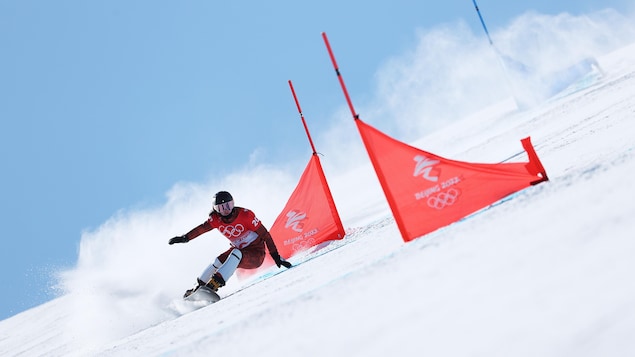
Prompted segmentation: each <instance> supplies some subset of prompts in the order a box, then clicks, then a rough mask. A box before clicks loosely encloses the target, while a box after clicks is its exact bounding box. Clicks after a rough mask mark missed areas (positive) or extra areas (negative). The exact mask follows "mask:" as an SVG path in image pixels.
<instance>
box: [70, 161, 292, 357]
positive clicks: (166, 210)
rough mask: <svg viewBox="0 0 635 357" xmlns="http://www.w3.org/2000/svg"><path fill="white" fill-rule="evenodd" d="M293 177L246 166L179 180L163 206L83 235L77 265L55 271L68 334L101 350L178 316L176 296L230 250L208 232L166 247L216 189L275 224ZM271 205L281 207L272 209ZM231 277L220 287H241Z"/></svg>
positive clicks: (204, 209)
mask: <svg viewBox="0 0 635 357" xmlns="http://www.w3.org/2000/svg"><path fill="white" fill-rule="evenodd" d="M295 180H296V178H295V175H290V174H286V173H285V172H282V171H280V170H275V169H272V168H266V167H255V168H254V167H252V168H246V169H243V170H241V171H239V172H235V173H232V174H229V175H227V176H226V177H224V178H222V179H220V180H216V181H210V182H208V183H206V184H192V183H179V184H177V185H175V186H174V187H173V188H172V189H171V191H170V192H169V193H168V194H167V202H166V203H165V204H164V205H163V206H161V207H155V208H149V209H144V210H139V211H121V212H119V213H117V214H116V215H115V216H114V217H112V218H111V219H109V220H108V221H107V222H105V223H104V224H102V225H101V226H100V227H99V228H97V229H96V230H95V231H92V232H85V233H84V234H83V235H82V239H81V243H80V247H79V257H78V261H77V266H76V267H75V268H73V269H71V270H68V271H65V272H62V273H61V274H60V287H61V289H62V290H63V291H64V293H65V294H66V295H67V298H69V299H72V301H73V302H72V304H71V305H72V306H73V309H72V311H70V315H71V316H70V319H69V324H68V326H67V332H68V333H69V335H71V336H76V339H75V341H76V342H77V343H78V344H80V343H81V344H82V345H83V346H82V347H84V348H90V347H96V346H100V345H102V344H104V343H107V342H109V341H113V340H115V339H117V338H121V337H123V336H127V335H129V334H131V333H134V332H136V331H138V330H140V329H143V328H147V327H148V326H151V325H154V324H157V323H159V322H161V321H164V320H166V319H167V318H169V317H171V316H174V314H175V313H176V312H175V311H174V310H173V309H171V308H170V307H171V306H172V304H173V301H174V300H175V299H178V297H180V296H181V295H182V294H183V292H184V291H185V290H186V289H187V288H190V287H192V286H193V285H194V284H195V283H196V277H197V276H198V274H200V272H201V271H202V270H203V269H204V268H205V267H206V266H207V264H209V263H211V262H212V261H213V260H214V259H215V257H216V255H218V254H219V253H221V252H222V251H224V250H226V249H227V248H228V247H229V246H228V243H227V241H226V239H225V238H223V237H222V236H221V235H220V233H218V232H216V231H214V232H210V233H207V234H206V235H204V236H202V237H200V238H198V239H197V240H195V241H192V242H190V243H188V244H178V245H173V246H170V245H168V240H169V238H171V237H173V236H175V235H180V234H184V233H186V232H187V231H188V230H189V229H191V228H193V227H195V226H196V225H198V224H200V223H201V222H203V221H204V220H205V219H206V218H207V214H208V213H209V210H210V209H211V200H212V196H213V194H214V193H215V192H217V191H219V190H228V191H230V192H234V199H235V201H236V204H237V205H239V206H244V207H249V208H251V209H252V210H254V212H256V214H257V215H258V216H259V217H260V218H261V219H262V220H263V222H265V224H266V225H267V226H270V225H271V223H273V220H274V219H275V217H276V216H277V213H278V212H279V211H280V210H281V209H282V208H283V205H284V200H283V199H271V197H286V196H288V195H290V193H291V190H292V189H293V185H294V184H295ZM277 205H280V207H278V206H277ZM239 285H240V282H238V281H237V279H233V280H230V281H229V282H228V286H227V287H226V289H231V288H232V286H234V287H235V286H239Z"/></svg>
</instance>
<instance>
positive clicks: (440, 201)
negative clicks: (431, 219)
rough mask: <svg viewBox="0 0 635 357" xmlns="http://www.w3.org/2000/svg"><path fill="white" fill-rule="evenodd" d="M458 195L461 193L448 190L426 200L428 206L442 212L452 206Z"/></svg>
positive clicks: (456, 190) (455, 190)
mask: <svg viewBox="0 0 635 357" xmlns="http://www.w3.org/2000/svg"><path fill="white" fill-rule="evenodd" d="M460 194H461V193H460V192H459V190H458V189H456V188H450V189H449V190H446V191H444V192H439V193H438V194H436V195H434V196H431V197H430V198H428V206H430V207H432V208H434V209H438V210H442V209H444V208H445V207H447V206H452V205H453V204H454V203H455V202H456V200H457V199H458V198H459V195H460Z"/></svg>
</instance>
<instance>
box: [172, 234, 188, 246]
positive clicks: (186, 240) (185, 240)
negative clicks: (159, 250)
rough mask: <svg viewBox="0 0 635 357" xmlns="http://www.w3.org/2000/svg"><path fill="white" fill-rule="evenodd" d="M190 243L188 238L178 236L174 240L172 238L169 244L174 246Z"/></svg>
mask: <svg viewBox="0 0 635 357" xmlns="http://www.w3.org/2000/svg"><path fill="white" fill-rule="evenodd" d="M187 242H189V240H188V239H187V237H186V236H176V237H174V238H170V241H169V242H168V244H170V245H172V244H174V243H187Z"/></svg>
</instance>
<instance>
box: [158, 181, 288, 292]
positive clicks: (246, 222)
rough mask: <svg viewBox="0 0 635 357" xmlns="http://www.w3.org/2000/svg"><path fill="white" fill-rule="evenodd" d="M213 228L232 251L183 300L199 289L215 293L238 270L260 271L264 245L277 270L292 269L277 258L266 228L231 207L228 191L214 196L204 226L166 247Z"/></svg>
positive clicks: (206, 272) (250, 213) (244, 213)
mask: <svg viewBox="0 0 635 357" xmlns="http://www.w3.org/2000/svg"><path fill="white" fill-rule="evenodd" d="M214 228H216V229H218V230H219V231H220V232H221V233H222V234H223V235H224V236H225V237H227V239H229V243H230V245H231V247H230V248H229V249H228V250H227V251H225V252H224V253H222V254H221V255H219V256H218V257H217V258H216V260H215V261H214V263H212V264H210V265H209V266H208V267H207V268H206V269H205V270H204V271H203V273H201V275H200V276H199V277H198V278H197V283H198V285H197V286H195V287H194V288H193V289H189V290H187V291H186V292H185V295H184V297H187V296H189V295H190V294H192V293H193V292H194V291H196V289H198V288H199V287H201V286H207V287H208V288H210V289H212V290H213V291H218V289H219V288H221V287H223V286H224V285H225V282H226V281H227V280H228V279H229V278H230V277H231V276H232V274H234V271H236V269H237V268H242V269H256V268H258V267H260V265H262V262H263V261H264V259H265V245H267V250H268V251H269V254H270V255H271V257H272V258H273V261H274V262H275V263H276V265H277V266H278V268H280V267H281V266H284V267H285V268H287V269H288V268H291V263H289V262H287V261H285V260H284V259H282V258H281V257H280V254H278V249H277V248H276V245H275V243H274V242H273V239H272V238H271V234H270V233H269V231H268V230H267V228H265V226H264V225H263V224H262V223H261V222H260V220H259V219H258V218H256V215H255V214H254V213H253V212H252V211H250V210H248V209H246V208H242V207H234V198H233V197H232V195H231V194H230V193H229V192H227V191H220V192H218V193H216V194H215V195H214V202H213V209H212V211H211V212H210V213H209V218H208V219H207V220H206V221H205V222H203V223H201V224H199V225H198V226H197V227H195V228H193V229H192V230H190V231H189V232H188V233H186V234H184V235H181V236H176V237H174V238H171V239H170V241H169V244H170V245H172V244H174V243H187V242H189V241H191V240H192V239H194V238H196V237H198V236H200V235H201V234H203V233H206V232H209V231H211V230H212V229H214Z"/></svg>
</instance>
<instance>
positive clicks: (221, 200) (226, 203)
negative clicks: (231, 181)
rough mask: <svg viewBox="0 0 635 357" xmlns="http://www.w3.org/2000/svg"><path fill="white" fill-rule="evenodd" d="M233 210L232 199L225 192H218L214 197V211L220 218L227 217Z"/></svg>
mask: <svg viewBox="0 0 635 357" xmlns="http://www.w3.org/2000/svg"><path fill="white" fill-rule="evenodd" d="M233 209H234V198H233V197H232V195H231V194H230V193H229V192H227V191H219V192H217V193H216V194H215V195H214V211H216V212H218V213H220V215H221V216H223V217H225V216H229V215H230V214H231V213H232V211H233Z"/></svg>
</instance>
